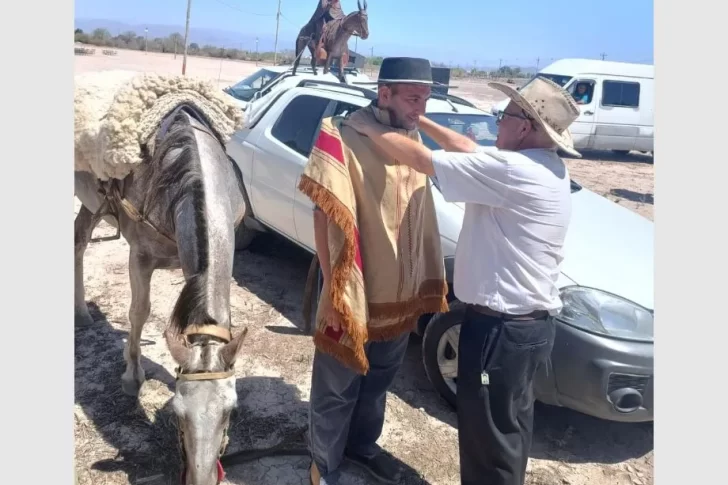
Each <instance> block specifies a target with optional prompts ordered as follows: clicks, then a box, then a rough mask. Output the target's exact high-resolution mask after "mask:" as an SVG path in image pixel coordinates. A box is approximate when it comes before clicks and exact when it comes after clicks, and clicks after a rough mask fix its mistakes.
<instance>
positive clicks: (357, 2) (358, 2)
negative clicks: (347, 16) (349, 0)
mask: <svg viewBox="0 0 728 485" xmlns="http://www.w3.org/2000/svg"><path fill="white" fill-rule="evenodd" d="M356 7H357V8H358V9H359V10H361V2H360V0H356Z"/></svg>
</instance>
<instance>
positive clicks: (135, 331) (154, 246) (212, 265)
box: [74, 106, 247, 485]
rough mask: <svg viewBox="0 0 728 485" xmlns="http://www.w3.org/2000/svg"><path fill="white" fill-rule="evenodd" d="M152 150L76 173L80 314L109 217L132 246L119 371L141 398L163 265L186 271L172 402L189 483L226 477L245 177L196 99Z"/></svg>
mask: <svg viewBox="0 0 728 485" xmlns="http://www.w3.org/2000/svg"><path fill="white" fill-rule="evenodd" d="M161 126H162V128H161V129H160V131H159V134H158V138H157V140H158V142H157V143H156V144H155V147H154V149H153V152H152V153H148V152H146V151H145V152H143V153H144V163H141V164H140V165H139V167H138V168H136V169H135V170H134V171H133V172H132V173H131V174H129V175H128V176H126V177H125V178H124V179H123V180H112V181H111V182H106V181H104V182H102V181H100V180H99V179H97V178H96V176H95V175H93V174H91V173H88V172H82V171H75V172H74V182H75V191H74V192H75V195H76V196H77V197H78V198H79V199H80V200H81V202H82V204H83V205H82V207H81V209H80V210H79V212H78V214H77V216H76V219H75V222H74V244H75V282H74V284H75V295H74V307H75V321H76V325H77V326H79V325H88V324H90V323H93V319H92V318H91V315H90V314H89V311H88V308H87V306H86V302H85V295H84V285H83V255H84V252H85V250H86V247H87V245H88V243H89V241H90V240H91V234H92V231H93V229H94V227H95V226H96V224H97V223H98V222H99V221H100V220H101V219H102V218H104V219H105V220H107V221H109V222H110V223H112V224H113V225H114V226H115V227H117V229H118V230H119V233H120V234H121V235H123V237H124V239H125V240H126V241H127V242H128V243H129V280H130V283H131V305H130V307H129V322H130V324H131V328H130V330H129V337H128V341H127V345H126V348H125V350H124V359H125V361H126V370H125V372H124V373H123V375H122V376H121V385H122V390H123V392H124V393H125V394H128V395H131V396H138V394H139V391H140V388H141V386H142V384H143V382H144V379H145V375H144V369H142V366H141V363H140V354H141V350H140V338H141V333H142V327H143V326H144V324H145V322H146V321H147V318H148V317H149V313H150V307H151V304H150V282H151V279H152V274H153V273H154V271H155V270H156V269H172V268H181V269H182V272H183V274H184V278H185V284H184V286H183V288H182V290H181V292H180V295H179V297H178V298H177V301H176V304H175V306H174V309H173V311H172V314H171V318H170V324H169V326H168V328H167V329H166V330H165V333H164V336H165V340H166V343H167V346H168V348H169V351H170V354H171V356H172V358H173V359H174V361H175V362H176V363H177V365H178V366H179V367H178V370H177V385H176V389H175V394H174V396H173V398H172V401H171V404H172V409H173V410H174V413H175V414H176V416H177V418H178V430H179V433H180V441H181V453H182V457H183V460H184V465H185V470H184V471H183V474H184V477H183V483H185V485H212V484H216V483H219V482H220V480H221V474H222V467H221V465H220V462H219V457H220V456H221V455H222V452H223V451H224V448H225V446H226V444H227V428H228V425H229V419H230V413H231V411H232V410H233V408H234V407H235V406H236V405H237V400H238V397H237V393H236V390H235V376H234V370H233V367H234V364H235V361H236V359H237V358H238V356H239V355H240V353H241V349H242V344H243V341H244V340H245V336H246V333H247V328H246V329H245V330H244V331H242V332H240V333H239V334H238V335H236V336H235V337H234V338H233V336H232V334H231V332H230V327H231V321H230V319H231V317H230V279H231V276H232V270H233V257H234V250H235V247H234V245H235V231H236V228H237V227H238V226H239V224H240V222H241V221H242V219H243V215H244V214H245V209H246V205H245V200H244V198H243V192H242V176H241V174H240V172H239V170H238V169H237V167H236V166H235V165H234V163H233V161H232V160H231V159H230V158H229V157H228V155H227V153H226V151H225V148H224V145H223V144H222V141H221V139H220V138H219V137H218V136H217V135H216V134H215V133H214V132H213V131H212V130H211V129H210V128H209V126H207V124H206V123H204V122H203V118H202V117H200V116H199V113H195V108H194V107H191V106H186V107H185V106H182V107H178V108H177V109H175V110H172V111H171V112H170V113H169V114H167V115H166V117H165V119H164V121H163V122H162V125H161Z"/></svg>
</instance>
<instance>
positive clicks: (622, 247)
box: [227, 79, 654, 421]
mask: <svg viewBox="0 0 728 485" xmlns="http://www.w3.org/2000/svg"><path fill="white" fill-rule="evenodd" d="M375 97H376V92H375V91H374V90H373V89H371V88H364V87H357V86H352V85H348V84H339V83H336V82H333V83H330V82H324V81H318V80H312V79H302V80H300V82H298V83H297V84H296V85H294V86H292V87H288V88H284V89H279V90H276V91H275V92H271V93H269V94H268V95H267V96H265V97H262V98H260V99H257V98H256V100H254V102H253V103H252V105H251V106H248V108H247V109H246V114H251V113H252V114H251V115H250V116H246V118H247V120H248V121H247V122H248V125H247V126H246V128H244V129H243V130H241V131H238V132H236V133H235V134H234V135H233V137H232V139H231V140H230V141H229V142H228V145H227V151H228V154H229V155H230V156H231V157H232V159H233V160H234V161H235V163H236V164H237V165H238V167H239V168H240V171H241V172H242V178H243V181H244V190H245V197H246V201H247V202H248V209H247V211H248V212H247V214H246V217H245V220H244V222H243V224H241V226H240V228H239V230H238V234H237V244H236V246H237V248H238V249H239V250H240V249H245V248H246V247H248V245H249V244H250V243H251V242H252V240H253V239H254V238H255V236H256V235H257V234H259V233H260V232H261V231H272V232H274V233H277V234H279V235H281V236H283V237H285V238H287V239H289V240H291V241H292V242H294V243H296V244H297V245H299V246H301V247H303V248H304V249H305V250H307V251H308V252H310V253H312V254H313V253H314V251H315V244H314V233H313V212H312V209H313V205H312V203H311V201H310V199H308V197H306V196H305V195H304V194H303V193H301V192H300V191H299V190H298V189H297V186H298V182H299V179H300V176H301V174H302V173H303V169H304V166H305V164H306V162H307V159H308V156H309V154H310V152H311V149H312V146H313V143H314V141H315V136H316V134H317V131H318V127H319V125H320V122H321V120H322V119H323V118H324V117H328V116H333V115H345V114H346V113H349V112H352V111H355V110H357V109H359V108H361V107H363V106H366V105H367V104H369V103H370V102H371V101H372V100H373V99H374V98H375ZM426 116H428V117H429V118H431V119H433V120H434V121H436V122H437V123H440V124H442V125H444V126H447V127H449V128H451V129H454V130H457V131H459V132H461V133H464V134H466V135H468V136H470V137H471V138H472V139H474V140H476V141H477V142H478V143H480V144H482V145H493V143H494V141H495V138H496V136H497V126H496V123H495V117H494V116H492V115H491V114H488V113H486V112H484V111H482V110H480V109H478V108H476V107H475V106H474V105H472V104H471V103H469V102H468V101H465V100H463V99H460V98H457V97H455V96H451V95H444V94H433V96H432V97H431V99H430V100H429V101H428V103H427V113H426ZM422 135H423V141H424V143H425V144H426V145H427V146H428V147H430V148H432V149H437V148H439V147H438V146H437V145H436V144H435V143H434V141H433V140H431V139H430V138H428V137H427V136H425V135H424V134H422ZM431 183H432V182H431ZM433 196H434V200H435V208H436V211H437V219H438V224H439V228H440V236H441V242H442V252H443V256H444V264H445V269H446V273H447V277H448V281H449V283H450V287H451V288H452V281H453V280H452V276H453V260H454V259H453V258H454V254H455V244H456V241H457V239H458V235H459V232H460V227H461V225H462V219H463V213H464V206H463V204H459V203H449V202H447V201H445V200H444V199H443V197H442V195H441V193H440V191H439V190H438V189H437V187H436V186H433ZM572 196H573V208H572V221H571V226H570V229H569V234H568V236H567V241H566V248H565V251H566V257H565V262H564V264H563V266H562V271H561V275H560V279H559V282H558V284H559V287H560V288H561V290H562V298H563V300H564V302H565V307H564V310H563V311H562V313H561V315H559V316H558V317H556V318H555V322H556V328H557V338H556V344H555V346H554V350H553V353H552V356H551V360H550V362H549V364H548V366H547V367H546V368H544V369H542V370H541V371H540V373H539V375H538V378H537V384H536V396H537V398H538V399H539V400H540V401H543V402H546V403H548V404H553V405H561V406H566V407H570V408H572V409H576V410H578V411H581V412H583V413H586V414H590V415H593V416H597V417H601V418H604V419H611V420H618V421H646V420H652V407H653V397H652V380H653V350H654V349H653V311H652V308H653V256H652V255H653V224H652V222H651V221H649V220H647V219H645V218H643V217H641V216H639V215H637V214H635V213H633V212H631V211H630V210H628V209H625V208H623V207H621V206H619V205H617V204H615V203H613V202H611V201H609V200H608V199H605V198H603V197H601V196H599V195H597V194H594V193H592V192H590V191H589V190H587V189H584V188H582V187H581V186H579V184H577V183H576V182H572ZM365 277H366V276H365ZM449 299H450V300H451V311H450V312H448V313H446V314H436V315H434V316H431V315H426V316H424V317H423V318H422V319H421V320H420V325H419V327H418V328H417V330H416V331H417V333H418V334H420V335H422V336H423V339H422V349H423V361H424V364H425V370H426V372H427V375H428V377H429V379H430V381H431V382H432V384H433V386H434V387H435V388H436V389H437V390H438V392H440V394H441V395H442V396H443V397H444V398H445V399H446V400H447V401H448V402H450V403H451V404H453V405H454V404H455V402H456V401H455V396H456V394H455V393H456V390H457V386H456V379H457V342H458V339H459V328H460V320H459V319H460V318H461V315H462V313H461V312H462V308H463V306H462V305H461V304H460V303H459V302H457V301H456V300H455V297H454V295H453V294H452V293H451V294H450V295H449Z"/></svg>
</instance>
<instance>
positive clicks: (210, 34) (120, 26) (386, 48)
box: [74, 18, 543, 73]
mask: <svg viewBox="0 0 728 485" xmlns="http://www.w3.org/2000/svg"><path fill="white" fill-rule="evenodd" d="M74 23H75V28H77V29H81V30H83V31H84V32H86V33H89V34H90V33H91V32H92V31H93V30H94V29H99V28H101V29H106V30H108V31H109V32H110V33H111V35H113V36H116V35H119V34H121V33H123V32H128V31H132V32H135V33H136V34H137V35H144V29H145V28H146V29H147V35H148V37H149V38H150V39H153V38H155V37H168V36H169V35H171V34H173V33H175V32H177V33H180V34H182V35H184V31H185V28H184V25H163V24H131V23H127V22H120V21H116V20H109V19H91V18H76V19H75V21H74ZM295 36H296V33H295V32H291V31H290V28H288V27H286V29H285V30H284V29H283V28H281V30H280V32H279V36H278V51H279V52H280V51H284V50H293V49H294V47H295V46H294V44H293V40H294V38H295ZM256 39H258V50H259V51H260V52H271V51H273V50H274V47H275V35H271V34H260V35H255V34H245V33H242V32H234V31H229V30H220V29H214V28H205V27H192V26H191V27H190V43H192V42H195V43H197V44H198V45H200V46H203V45H214V46H218V47H226V48H235V49H241V50H247V51H254V50H255V48H256V46H255V42H256ZM349 46H350V48H352V47H353V45H352V44H349ZM376 47H377V55H381V56H386V55H389V54H394V55H416V56H424V57H430V56H428V55H427V47H418V48H412V47H404V46H399V45H384V44H382V45H379V44H377V46H376ZM367 50H368V49H367ZM362 51H363V52H362V54H365V55H366V54H367V52H366V50H364V49H362ZM414 51H418V52H414ZM395 53H396V54H395ZM431 60H432V62H448V61H447V59H436V58H435V57H431ZM460 67H463V68H465V69H471V68H472V67H474V66H473V65H468V64H467V63H464V64H461V65H460ZM497 67H498V66H484V65H482V64H480V65H478V66H477V68H478V69H480V70H493V69H497ZM519 67H521V71H524V72H527V73H535V72H537V71H538V69H536V67H524V66H519ZM542 67H543V66H542Z"/></svg>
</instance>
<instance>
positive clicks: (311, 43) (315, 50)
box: [308, 37, 319, 76]
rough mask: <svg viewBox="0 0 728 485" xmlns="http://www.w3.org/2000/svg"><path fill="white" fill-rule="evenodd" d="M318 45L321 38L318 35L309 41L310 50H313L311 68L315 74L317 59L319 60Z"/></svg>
mask: <svg viewBox="0 0 728 485" xmlns="http://www.w3.org/2000/svg"><path fill="white" fill-rule="evenodd" d="M318 45H319V39H318V37H316V38H314V39H309V41H308V50H309V51H311V70H312V71H313V75H314V76H315V75H316V63H317V62H316V61H317V60H318V59H317V57H316V56H318Z"/></svg>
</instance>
